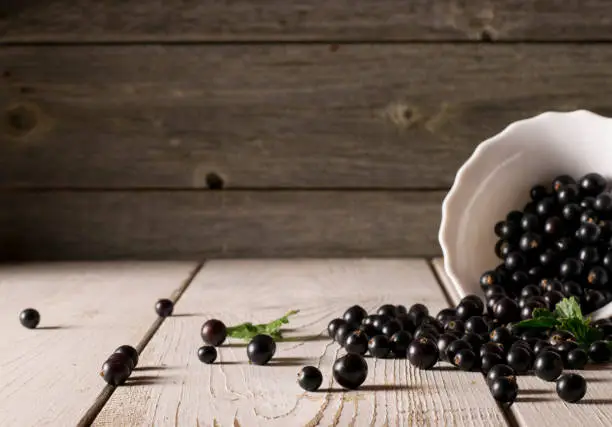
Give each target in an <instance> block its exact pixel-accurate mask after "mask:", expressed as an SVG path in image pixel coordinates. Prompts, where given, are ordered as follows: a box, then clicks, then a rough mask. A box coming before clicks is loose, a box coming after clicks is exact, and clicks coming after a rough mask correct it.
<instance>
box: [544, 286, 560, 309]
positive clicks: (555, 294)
mask: <svg viewBox="0 0 612 427" xmlns="http://www.w3.org/2000/svg"><path fill="white" fill-rule="evenodd" d="M543 296H544V301H545V302H546V307H547V308H548V309H549V310H551V311H552V310H554V309H555V307H556V306H557V304H558V303H559V302H560V301H561V300H562V299H563V294H562V293H561V292H559V291H550V292H546V293H545V294H544V295H543Z"/></svg>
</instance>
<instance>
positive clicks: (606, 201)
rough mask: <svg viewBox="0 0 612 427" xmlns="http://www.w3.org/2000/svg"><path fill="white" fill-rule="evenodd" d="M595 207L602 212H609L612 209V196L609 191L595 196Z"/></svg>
mask: <svg viewBox="0 0 612 427" xmlns="http://www.w3.org/2000/svg"><path fill="white" fill-rule="evenodd" d="M593 208H594V209H595V210H596V211H597V212H600V213H603V214H607V213H609V212H610V211H611V210H612V196H610V194H608V193H601V194H599V195H598V196H597V197H596V198H595V203H593Z"/></svg>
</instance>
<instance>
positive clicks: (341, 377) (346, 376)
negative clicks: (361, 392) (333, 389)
mask: <svg viewBox="0 0 612 427" xmlns="http://www.w3.org/2000/svg"><path fill="white" fill-rule="evenodd" d="M333 373H334V379H335V380H336V382H337V383H338V384H340V385H341V386H342V387H344V388H347V389H351V390H355V389H357V388H359V386H360V385H361V384H363V382H364V381H365V379H366V378H367V376H368V364H367V363H366V361H365V359H364V358H363V357H362V356H360V355H358V354H347V355H346V356H343V357H341V358H339V359H337V360H336V361H335V362H334V366H333Z"/></svg>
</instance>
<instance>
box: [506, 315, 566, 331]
mask: <svg viewBox="0 0 612 427" xmlns="http://www.w3.org/2000/svg"><path fill="white" fill-rule="evenodd" d="M556 325H557V319H555V318H554V317H552V316H550V317H540V318H538V319H527V320H522V321H520V322H518V323H517V324H516V325H514V326H515V327H517V328H540V329H549V328H554V327H555V326H556Z"/></svg>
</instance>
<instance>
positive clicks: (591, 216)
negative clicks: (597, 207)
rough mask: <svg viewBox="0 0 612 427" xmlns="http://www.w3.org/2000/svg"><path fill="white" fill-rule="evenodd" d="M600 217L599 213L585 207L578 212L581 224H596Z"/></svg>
mask: <svg viewBox="0 0 612 427" xmlns="http://www.w3.org/2000/svg"><path fill="white" fill-rule="evenodd" d="M600 219H601V218H600V215H599V214H598V213H597V212H595V211H594V210H593V209H586V210H584V211H583V212H582V213H581V214H580V223H581V224H597V223H598V222H599V220H600Z"/></svg>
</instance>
